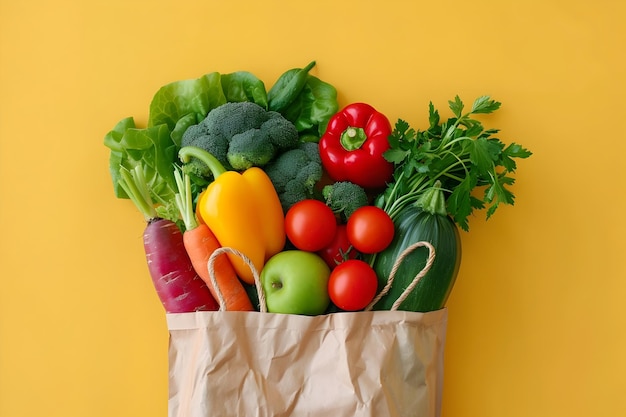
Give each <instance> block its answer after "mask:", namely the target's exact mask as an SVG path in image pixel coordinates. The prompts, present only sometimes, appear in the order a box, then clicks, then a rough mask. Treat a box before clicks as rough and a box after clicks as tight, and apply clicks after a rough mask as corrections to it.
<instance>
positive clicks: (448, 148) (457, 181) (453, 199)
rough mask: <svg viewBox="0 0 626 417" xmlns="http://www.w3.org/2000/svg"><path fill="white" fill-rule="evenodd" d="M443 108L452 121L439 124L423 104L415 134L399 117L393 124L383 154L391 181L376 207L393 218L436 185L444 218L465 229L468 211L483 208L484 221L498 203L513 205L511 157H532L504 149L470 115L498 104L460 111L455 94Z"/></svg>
mask: <svg viewBox="0 0 626 417" xmlns="http://www.w3.org/2000/svg"><path fill="white" fill-rule="evenodd" d="M448 104H449V107H450V110H451V111H452V113H453V117H451V118H449V119H448V120H446V121H444V122H442V121H441V119H440V116H439V112H438V111H437V110H436V109H435V108H434V106H433V104H432V102H431V103H430V104H429V117H428V121H429V127H428V129H426V130H423V131H419V130H415V129H413V128H412V127H411V126H410V125H409V123H407V122H406V121H404V120H402V119H399V120H398V121H397V122H396V124H395V128H394V130H393V132H392V134H391V136H390V137H389V144H390V149H389V150H388V151H387V152H386V153H385V155H384V156H385V158H386V159H387V160H388V161H390V162H393V163H394V165H395V171H394V177H393V182H391V183H390V184H389V185H388V186H387V188H386V190H385V191H384V192H383V193H382V194H381V195H380V196H379V197H378V199H377V201H376V204H377V205H378V206H379V207H382V208H383V209H384V210H385V211H387V213H389V215H390V216H391V217H392V219H393V218H395V216H396V215H397V214H398V213H399V212H400V211H401V210H402V209H403V208H404V207H405V206H407V205H409V204H415V203H416V202H417V201H418V200H419V198H420V196H421V195H422V194H423V192H424V191H425V190H427V189H428V188H430V187H433V186H435V183H436V181H439V182H440V183H441V188H442V189H443V190H444V193H445V194H446V206H447V211H448V214H449V215H450V216H451V217H452V218H453V219H454V221H455V222H456V223H457V224H458V225H459V227H461V229H463V230H465V231H468V230H469V222H468V217H469V216H470V215H471V214H472V213H473V212H474V210H481V209H487V213H486V215H487V218H489V217H491V216H492V215H493V213H494V212H495V211H496V210H497V208H498V207H499V206H500V204H510V205H512V204H513V203H514V199H515V196H514V194H513V193H512V192H511V190H510V188H509V187H510V186H511V185H512V184H513V183H514V182H515V179H514V178H513V177H512V176H511V175H510V174H512V173H513V172H514V171H515V169H516V168H517V166H516V162H515V159H516V158H528V157H529V156H530V155H532V153H531V152H530V151H529V150H527V149H525V148H523V147H522V146H520V145H518V144H516V143H511V144H509V145H506V144H505V143H503V142H502V141H501V140H500V139H498V138H497V137H495V136H494V135H496V134H497V133H498V132H499V130H498V129H485V128H484V127H483V125H482V123H481V122H480V121H479V120H477V119H476V118H474V117H473V116H475V115H477V114H490V113H493V112H495V111H496V110H498V109H499V108H500V105H501V103H499V102H497V101H494V100H492V99H491V98H490V97H489V96H482V97H479V98H477V99H476V100H475V101H474V103H473V105H472V107H471V109H470V110H469V111H467V112H466V113H463V111H464V109H465V106H464V104H463V102H462V101H461V99H460V98H459V97H458V96H456V97H455V98H454V100H451V101H449V102H448ZM437 185H438V184H437ZM477 187H484V192H483V194H482V196H479V195H478V194H477V193H475V192H473V191H474V189H475V188H477Z"/></svg>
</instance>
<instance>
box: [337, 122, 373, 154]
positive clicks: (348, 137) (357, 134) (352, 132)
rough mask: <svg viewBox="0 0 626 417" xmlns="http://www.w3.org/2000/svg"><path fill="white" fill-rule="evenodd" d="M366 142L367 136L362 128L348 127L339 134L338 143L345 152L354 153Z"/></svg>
mask: <svg viewBox="0 0 626 417" xmlns="http://www.w3.org/2000/svg"><path fill="white" fill-rule="evenodd" d="M366 140H367V135H366V134H365V130H363V128H362V127H352V126H350V127H348V128H347V129H346V130H344V131H343V133H341V138H340V139H339V142H340V143H341V146H343V148H344V149H345V150H346V151H354V150H356V149H359V148H360V147H361V146H363V143H365V141H366Z"/></svg>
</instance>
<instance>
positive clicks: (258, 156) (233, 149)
mask: <svg viewBox="0 0 626 417" xmlns="http://www.w3.org/2000/svg"><path fill="white" fill-rule="evenodd" d="M275 154H276V147H275V146H274V145H273V144H272V143H271V142H270V141H268V140H267V139H266V137H265V134H264V132H262V131H261V129H250V130H246V131H245V132H243V133H238V134H236V135H234V136H233V137H232V138H231V140H230V144H229V145H228V152H227V155H226V156H227V158H228V162H229V163H230V165H231V166H232V167H233V168H235V169H241V170H243V169H248V168H250V167H253V166H257V167H262V166H263V165H265V164H267V163H268V162H269V161H271V160H272V158H273V157H274V155H275Z"/></svg>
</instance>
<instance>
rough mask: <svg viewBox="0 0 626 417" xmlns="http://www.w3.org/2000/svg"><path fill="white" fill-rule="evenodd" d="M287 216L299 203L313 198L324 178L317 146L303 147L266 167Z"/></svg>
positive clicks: (278, 158) (284, 153)
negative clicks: (320, 181) (317, 186)
mask: <svg viewBox="0 0 626 417" xmlns="http://www.w3.org/2000/svg"><path fill="white" fill-rule="evenodd" d="M264 170H265V172H266V174H267V176H268V177H270V179H271V180H272V183H273V184H274V188H276V192H277V193H278V197H279V199H280V202H281V204H282V206H283V210H284V211H285V213H286V212H287V211H288V210H289V208H291V206H293V205H294V204H295V203H297V202H298V201H301V200H304V199H307V198H311V197H313V195H314V192H315V185H316V184H317V183H318V181H319V180H320V179H321V178H322V160H321V159H320V154H319V149H318V145H317V143H312V142H305V143H300V144H299V145H298V147H297V148H293V149H289V150H287V151H284V152H282V153H281V154H279V155H278V156H277V157H276V158H275V159H274V160H273V161H272V162H270V163H269V164H268V165H266V166H265V167H264Z"/></svg>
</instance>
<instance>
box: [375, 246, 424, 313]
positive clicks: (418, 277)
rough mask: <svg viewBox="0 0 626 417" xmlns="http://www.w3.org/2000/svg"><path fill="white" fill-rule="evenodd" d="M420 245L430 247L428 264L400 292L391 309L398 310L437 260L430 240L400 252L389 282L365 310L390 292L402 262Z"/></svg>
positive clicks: (392, 268)
mask: <svg viewBox="0 0 626 417" xmlns="http://www.w3.org/2000/svg"><path fill="white" fill-rule="evenodd" d="M420 247H427V248H428V259H426V265H424V268H422V270H421V271H419V272H418V273H417V275H415V278H413V281H411V283H410V284H409V286H408V287H406V289H405V290H404V291H403V292H402V294H400V297H398V299H397V300H396V301H395V302H394V303H393V304H392V306H391V309H390V310H391V311H396V310H397V309H398V308H399V307H400V304H402V302H403V301H404V300H406V297H408V296H409V294H410V293H411V291H413V290H414V289H415V287H416V286H417V284H418V283H419V281H420V280H421V279H422V278H423V277H424V275H426V274H427V273H428V271H429V270H430V268H431V267H432V266H433V262H434V261H435V247H434V246H433V245H431V244H430V242H426V241H420V242H415V243H414V244H412V245H411V246H409V247H408V248H406V249H405V250H403V251H402V253H400V256H398V259H396V262H394V264H393V266H392V267H391V272H390V273H389V279H388V280H387V284H385V286H384V287H383V289H382V290H381V291H380V292H379V293H378V295H376V297H374V299H373V300H372V302H371V303H369V305H368V306H367V307H365V311H370V310H371V309H372V308H374V305H376V303H377V302H379V301H380V299H381V298H383V296H385V295H386V294H387V293H388V292H389V290H390V289H391V286H392V285H393V280H394V278H395V277H396V272H397V271H398V268H399V267H400V264H401V263H402V261H404V259H405V258H406V257H407V256H408V255H409V254H410V253H411V252H413V251H414V250H415V249H417V248H420Z"/></svg>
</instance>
